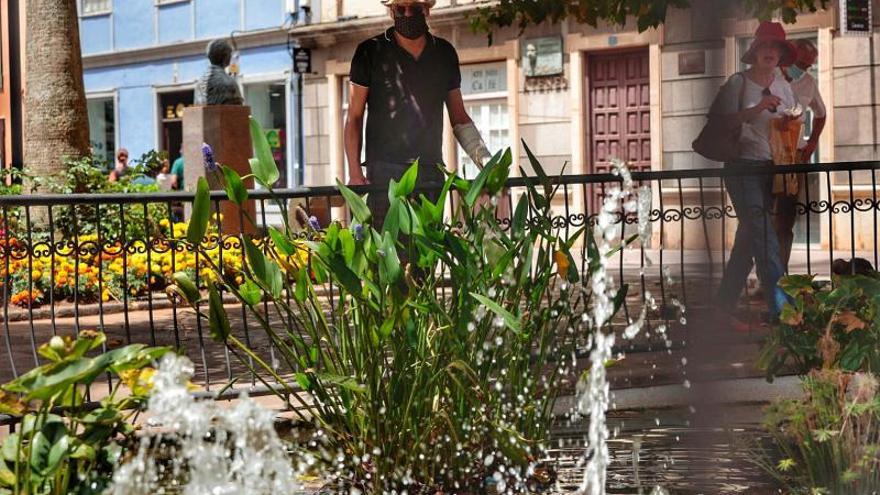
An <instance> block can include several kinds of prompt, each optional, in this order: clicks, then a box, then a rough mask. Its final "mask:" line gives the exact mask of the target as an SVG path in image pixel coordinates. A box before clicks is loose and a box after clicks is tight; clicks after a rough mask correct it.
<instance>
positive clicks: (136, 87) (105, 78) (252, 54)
mask: <svg viewBox="0 0 880 495" xmlns="http://www.w3.org/2000/svg"><path fill="white" fill-rule="evenodd" d="M290 65H291V61H290V55H289V54H288V53H287V47H286V46H285V45H273V46H263V47H258V48H252V49H247V50H242V51H241V71H242V74H244V75H247V74H267V73H278V74H280V73H282V72H284V71H285V70H287V69H289V68H290ZM207 66H208V61H207V59H206V58H205V57H204V56H203V55H197V56H192V57H185V58H177V59H165V60H159V61H154V62H148V63H141V64H131V65H125V66H115V67H101V68H96V69H87V70H86V71H85V72H84V80H85V86H86V92H88V93H95V92H104V91H116V95H117V115H118V116H119V121H118V122H117V128H118V129H119V134H118V137H119V140H118V143H117V146H122V147H125V148H127V149H128V151H129V152H130V153H131V156H134V157H137V156H140V155H141V154H142V153H144V152H146V151H149V150H151V149H154V148H156V147H157V141H158V139H157V134H158V132H159V130H158V127H159V124H158V121H157V112H158V106H159V103H158V101H157V96H156V95H157V93H156V89H155V88H156V87H157V86H168V85H172V84H175V83H191V82H194V81H195V80H196V79H198V77H199V76H201V75H202V74H203V73H204V71H205V69H206V68H207ZM175 71H176V72H177V81H175V80H174V74H175ZM291 116H292V112H291V113H289V114H288V118H290V117H291Z"/></svg>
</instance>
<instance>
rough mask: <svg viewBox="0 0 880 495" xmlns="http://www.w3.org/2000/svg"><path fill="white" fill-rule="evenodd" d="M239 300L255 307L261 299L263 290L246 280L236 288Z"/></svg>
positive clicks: (251, 281)
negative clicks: (239, 296) (239, 295)
mask: <svg viewBox="0 0 880 495" xmlns="http://www.w3.org/2000/svg"><path fill="white" fill-rule="evenodd" d="M238 291H239V293H240V294H241V298H242V299H244V301H245V302H246V303H248V304H249V305H250V306H255V305H257V304H258V303H259V302H260V301H261V300H262V299H263V290H262V289H260V286H259V285H257V284H255V283H254V282H253V280H250V279H247V280H245V281H244V283H243V284H241V286H239V288H238Z"/></svg>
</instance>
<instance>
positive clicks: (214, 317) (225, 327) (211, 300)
mask: <svg viewBox="0 0 880 495" xmlns="http://www.w3.org/2000/svg"><path fill="white" fill-rule="evenodd" d="M208 327H209V328H210V329H211V338H213V339H214V340H216V341H217V342H225V341H226V338H227V337H228V336H229V332H230V331H231V329H230V326H229V316H228V315H227V314H226V309H225V308H223V298H221V297H220V291H218V290H217V286H216V285H214V284H213V283H209V284H208Z"/></svg>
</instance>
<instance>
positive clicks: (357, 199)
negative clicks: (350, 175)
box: [336, 179, 372, 224]
mask: <svg viewBox="0 0 880 495" xmlns="http://www.w3.org/2000/svg"><path fill="white" fill-rule="evenodd" d="M336 187H338V188H339V192H340V193H342V197H343V198H345V202H346V203H347V204H348V207H349V208H350V209H351V214H352V215H354V218H355V220H357V221H358V222H359V223H361V224H366V223H367V221H369V220H370V216H371V214H370V209H369V208H367V203H366V201H364V198H362V197H361V196H359V195H358V194H357V193H355V192H354V191H352V190H351V189H349V188H348V187H347V186H346V185H345V184H343V183H342V182H340V181H339V179H337V180H336ZM371 194H372V193H371Z"/></svg>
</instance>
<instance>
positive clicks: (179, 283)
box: [171, 272, 202, 306]
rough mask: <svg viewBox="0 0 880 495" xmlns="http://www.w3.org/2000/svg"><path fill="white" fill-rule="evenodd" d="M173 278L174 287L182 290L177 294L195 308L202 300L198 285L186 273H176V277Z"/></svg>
mask: <svg viewBox="0 0 880 495" xmlns="http://www.w3.org/2000/svg"><path fill="white" fill-rule="evenodd" d="M171 278H172V279H173V280H174V286H175V287H176V288H178V289H180V290H178V291H175V292H176V293H177V294H178V295H179V296H181V297H182V298H183V300H184V301H185V302H186V303H187V304H189V305H190V306H195V305H196V303H198V302H199V301H201V300H202V295H201V294H200V293H199V288H198V287H196V284H195V283H194V282H193V281H192V279H190V278H189V275H187V274H186V272H174V275H172V276H171Z"/></svg>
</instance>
